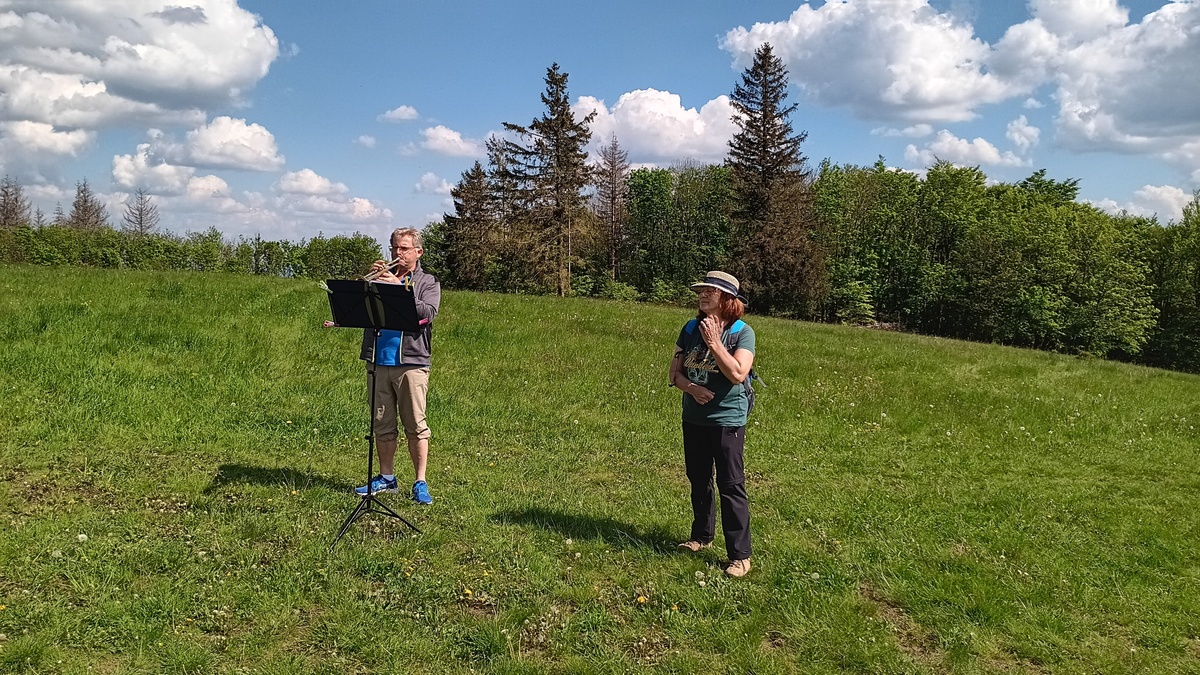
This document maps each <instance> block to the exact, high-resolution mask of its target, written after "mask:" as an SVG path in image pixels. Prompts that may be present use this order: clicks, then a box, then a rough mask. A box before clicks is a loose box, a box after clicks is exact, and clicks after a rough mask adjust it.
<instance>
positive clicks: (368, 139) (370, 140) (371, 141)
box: [354, 134, 375, 148]
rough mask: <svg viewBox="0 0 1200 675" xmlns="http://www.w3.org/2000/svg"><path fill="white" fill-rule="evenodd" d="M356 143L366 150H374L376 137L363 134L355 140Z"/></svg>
mask: <svg viewBox="0 0 1200 675" xmlns="http://www.w3.org/2000/svg"><path fill="white" fill-rule="evenodd" d="M354 142H355V143H357V144H359V145H361V146H363V147H364V148H374V147H375V137H374V136H368V135H366V134H363V135H362V136H359V137H358V138H356V139H354Z"/></svg>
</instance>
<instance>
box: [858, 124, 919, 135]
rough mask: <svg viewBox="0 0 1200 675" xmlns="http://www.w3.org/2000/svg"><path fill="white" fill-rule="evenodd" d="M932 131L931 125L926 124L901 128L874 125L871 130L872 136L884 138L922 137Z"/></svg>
mask: <svg viewBox="0 0 1200 675" xmlns="http://www.w3.org/2000/svg"><path fill="white" fill-rule="evenodd" d="M932 133H933V127H932V126H931V125H928V124H914V125H912V126H910V127H905V128H903V129H896V128H893V127H876V128H874V129H872V130H871V135H872V136H883V137H885V138H899V137H906V138H923V137H925V136H928V135H929V134H932Z"/></svg>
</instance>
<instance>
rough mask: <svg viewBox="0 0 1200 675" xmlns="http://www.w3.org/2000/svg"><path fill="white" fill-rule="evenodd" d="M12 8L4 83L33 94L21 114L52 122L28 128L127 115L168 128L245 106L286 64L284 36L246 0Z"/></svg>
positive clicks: (63, 2) (3, 26) (68, 1)
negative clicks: (275, 68)
mask: <svg viewBox="0 0 1200 675" xmlns="http://www.w3.org/2000/svg"><path fill="white" fill-rule="evenodd" d="M5 5H6V8H7V11H6V12H5V13H4V20H3V21H0V64H2V65H3V70H5V71H7V72H6V73H5V75H4V76H0V77H7V78H8V80H9V82H8V84H9V85H12V84H16V85H18V86H19V87H20V88H28V89H23V92H24V94H25V95H24V96H23V97H22V98H21V99H20V100H19V101H15V102H13V104H15V110H13V112H17V111H20V112H23V113H24V114H25V115H30V114H33V113H37V114H40V115H42V117H36V118H35V117H20V118H18V119H30V120H33V121H41V122H46V123H49V124H55V125H64V126H86V125H94V126H101V125H114V124H123V123H126V120H125V119H123V118H122V117H121V115H122V114H124V113H123V112H122V111H128V112H132V113H134V114H135V115H137V116H138V117H139V118H143V119H151V120H157V121H158V122H160V123H166V122H168V121H175V120H177V119H179V117H180V115H183V116H185V117H188V116H192V117H194V114H195V112H194V111H195V110H197V109H203V108H205V107H209V106H217V105H227V104H231V103H237V102H239V101H240V100H241V99H242V98H243V96H244V94H245V92H246V91H248V90H249V88H251V87H253V86H254V85H255V84H256V83H257V82H258V81H259V80H260V79H262V78H263V77H264V76H265V75H266V74H267V71H268V69H269V68H270V66H271V63H272V62H273V61H274V60H275V59H276V57H277V56H278V55H279V42H278V40H277V39H276V37H275V34H274V33H273V32H272V31H271V29H270V28H268V27H266V26H264V25H262V24H261V23H260V22H259V20H258V18H257V17H256V16H255V15H254V14H252V13H251V12H249V11H246V10H245V9H242V8H241V7H239V6H238V4H237V2H236V0H191V2H190V3H189V6H188V7H181V6H166V7H164V6H163V5H162V4H161V3H150V2H147V1H146V0H106V2H105V3H104V10H103V11H96V7H95V3H94V2H90V1H89V0H57V1H56V2H9V3H5ZM148 10H152V11H148ZM39 83H41V84H48V83H49V84H52V85H53V86H50V87H47V88H42V89H40V90H39V88H38V84H39ZM4 88H5V89H6V90H9V86H5V87H4ZM85 121H86V122H85Z"/></svg>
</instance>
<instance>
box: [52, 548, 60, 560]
mask: <svg viewBox="0 0 1200 675" xmlns="http://www.w3.org/2000/svg"><path fill="white" fill-rule="evenodd" d="M50 557H51V558H61V557H62V551H60V550H58V549H54V550H53V551H51V552H50Z"/></svg>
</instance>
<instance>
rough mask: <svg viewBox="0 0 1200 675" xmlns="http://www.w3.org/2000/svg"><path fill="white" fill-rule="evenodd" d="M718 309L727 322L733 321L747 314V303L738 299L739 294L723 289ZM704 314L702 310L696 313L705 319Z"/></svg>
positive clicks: (698, 317)
mask: <svg viewBox="0 0 1200 675" xmlns="http://www.w3.org/2000/svg"><path fill="white" fill-rule="evenodd" d="M717 311H718V313H719V314H720V315H721V319H722V320H723V321H724V322H725V323H733V322H734V321H737V320H738V319H740V318H742V317H743V316H745V315H746V303H744V302H742V301H741V300H738V299H737V296H733V295H730V294H728V293H726V292H725V291H721V304H720V305H719V306H718V308H717ZM704 316H705V315H704V312H700V313H699V314H697V315H696V318H697V319H703V318H704Z"/></svg>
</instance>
